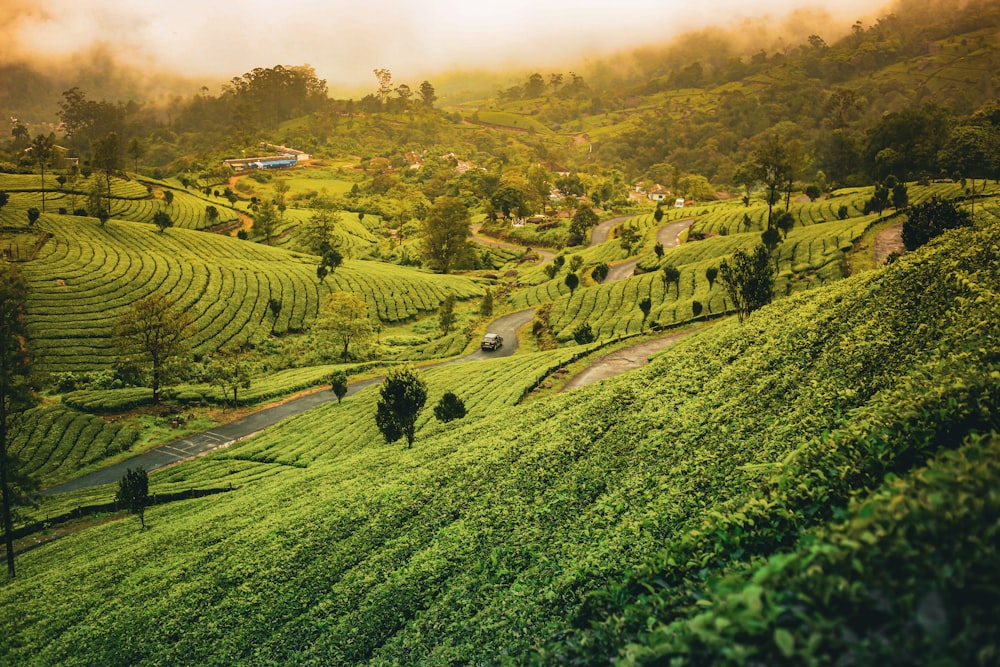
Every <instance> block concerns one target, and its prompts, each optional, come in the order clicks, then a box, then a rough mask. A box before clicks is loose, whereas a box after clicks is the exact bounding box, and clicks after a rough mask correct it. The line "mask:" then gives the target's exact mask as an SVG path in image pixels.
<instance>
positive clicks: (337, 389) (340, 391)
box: [330, 371, 347, 403]
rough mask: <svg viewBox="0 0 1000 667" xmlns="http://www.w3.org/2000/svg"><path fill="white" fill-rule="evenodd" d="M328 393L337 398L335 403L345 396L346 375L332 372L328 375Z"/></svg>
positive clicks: (340, 372)
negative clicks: (330, 392)
mask: <svg viewBox="0 0 1000 667" xmlns="http://www.w3.org/2000/svg"><path fill="white" fill-rule="evenodd" d="M330 391H332V392H333V393H334V395H335V396H336V397H337V402H338V403H340V399H342V398H344V396H346V395H347V373H345V372H344V371H334V372H332V373H330Z"/></svg>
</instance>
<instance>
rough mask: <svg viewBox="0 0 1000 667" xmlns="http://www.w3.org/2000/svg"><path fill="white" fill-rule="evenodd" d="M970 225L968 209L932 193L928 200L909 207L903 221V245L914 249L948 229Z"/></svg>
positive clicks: (908, 248) (970, 219)
mask: <svg viewBox="0 0 1000 667" xmlns="http://www.w3.org/2000/svg"><path fill="white" fill-rule="evenodd" d="M971 226H972V216H970V215H969V212H968V211H964V210H962V209H960V208H958V206H956V205H955V203H954V202H952V201H949V200H947V199H940V198H939V197H938V196H937V195H934V196H932V197H931V198H930V199H929V200H927V201H925V202H923V203H920V204H914V205H913V206H911V207H910V210H909V212H908V213H907V216H906V220H905V221H904V222H903V245H904V246H906V249H907V250H916V249H917V248H919V247H920V246H922V245H924V244H925V243H927V242H928V241H930V240H931V239H932V238H935V237H937V236H940V235H941V234H944V233H945V232H946V231H947V230H949V229H957V228H959V227H971Z"/></svg>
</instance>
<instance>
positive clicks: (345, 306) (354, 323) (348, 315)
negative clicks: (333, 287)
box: [317, 290, 374, 362]
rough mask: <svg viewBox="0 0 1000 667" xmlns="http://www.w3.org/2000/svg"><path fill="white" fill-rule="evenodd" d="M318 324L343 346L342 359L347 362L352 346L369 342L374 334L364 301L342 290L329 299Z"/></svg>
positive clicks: (324, 305)
mask: <svg viewBox="0 0 1000 667" xmlns="http://www.w3.org/2000/svg"><path fill="white" fill-rule="evenodd" d="M317 324H318V326H319V328H320V329H321V330H323V331H325V332H326V334H327V335H328V336H329V337H330V338H331V339H333V340H334V341H335V342H336V343H337V344H338V345H340V346H341V354H340V357H341V359H342V360H343V361H345V362H346V361H347V355H348V352H349V350H350V346H351V344H352V343H354V344H358V343H362V342H364V341H366V340H368V339H369V338H370V337H371V336H372V333H373V332H374V329H373V327H372V321H371V318H370V317H369V316H368V304H366V303H365V301H364V299H362V298H361V297H359V296H358V295H357V294H354V293H353V292H342V291H340V290H337V291H334V292H332V293H331V294H330V296H329V297H327V299H326V302H325V303H324V304H323V310H322V312H321V313H320V317H319V321H318V322H317Z"/></svg>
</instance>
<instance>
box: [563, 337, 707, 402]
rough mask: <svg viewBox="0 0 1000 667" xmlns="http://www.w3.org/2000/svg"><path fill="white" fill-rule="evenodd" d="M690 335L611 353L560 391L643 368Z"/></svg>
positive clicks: (646, 342) (650, 342) (656, 340)
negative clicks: (651, 359)
mask: <svg viewBox="0 0 1000 667" xmlns="http://www.w3.org/2000/svg"><path fill="white" fill-rule="evenodd" d="M690 333H692V332H691V331H681V332H677V333H673V334H671V335H669V336H664V337H663V338H656V339H653V340H647V341H645V342H642V343H639V344H638V345H633V346H631V347H626V348H624V349H621V350H618V351H617V352H612V353H611V354H609V355H607V356H604V357H601V358H600V359H598V360H597V361H595V362H594V363H592V364H590V365H589V366H587V367H586V368H585V369H583V371H582V372H580V373H579V374H577V376H576V377H574V378H573V379H572V380H570V381H569V382H567V383H566V385H565V386H564V387H563V388H562V391H569V390H570V389H576V388H577V387H586V386H587V385H590V384H594V383H595V382H599V381H601V380H603V379H605V378H609V377H614V376H615V375H621V374H622V373H625V372H626V371H631V370H635V369H636V368H639V367H641V366H645V365H646V364H647V363H648V362H649V357H650V355H652V354H653V353H655V352H659V351H660V350H662V349H663V348H665V347H667V346H668V345H670V344H671V343H673V342H675V341H678V340H680V339H681V338H683V337H684V336H687V335H688V334H690Z"/></svg>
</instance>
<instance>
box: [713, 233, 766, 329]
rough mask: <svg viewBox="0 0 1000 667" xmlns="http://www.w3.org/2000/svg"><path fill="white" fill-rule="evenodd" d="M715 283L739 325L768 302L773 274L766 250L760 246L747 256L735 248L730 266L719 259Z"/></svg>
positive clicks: (741, 250)
mask: <svg viewBox="0 0 1000 667" xmlns="http://www.w3.org/2000/svg"><path fill="white" fill-rule="evenodd" d="M719 280H720V281H722V284H723V286H724V287H725V288H726V292H727V293H728V294H729V298H730V299H732V301H733V307H734V308H735V309H736V315H737V317H738V318H739V321H740V322H742V321H743V320H744V319H745V318H746V317H747V316H748V315H749V314H750V313H752V312H753V311H755V310H757V309H758V308H762V307H763V306H766V305H767V304H769V303H771V297H772V295H773V293H774V272H773V268H772V265H771V257H770V254H769V253H768V251H767V248H766V247H764V245H763V244H761V245H758V246H757V247H755V248H754V249H753V250H751V251H750V252H749V253H748V252H746V251H744V250H743V248H737V249H736V251H735V252H734V253H733V256H732V263H730V262H729V261H727V260H723V261H722V263H721V264H720V265H719Z"/></svg>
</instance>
